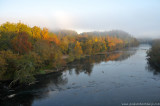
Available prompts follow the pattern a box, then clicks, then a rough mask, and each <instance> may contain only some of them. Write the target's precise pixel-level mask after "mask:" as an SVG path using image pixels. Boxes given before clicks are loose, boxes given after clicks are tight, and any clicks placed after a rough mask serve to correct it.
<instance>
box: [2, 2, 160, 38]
mask: <svg viewBox="0 0 160 106" xmlns="http://www.w3.org/2000/svg"><path fill="white" fill-rule="evenodd" d="M6 21H9V22H19V21H20V22H23V23H25V24H27V25H29V26H31V27H32V26H35V25H36V26H39V27H41V28H42V27H47V28H48V29H49V30H55V29H69V30H75V31H77V32H78V33H81V32H86V31H109V30H123V31H126V32H128V33H130V34H132V35H133V36H135V37H148V38H158V37H159V38H160V0H0V24H3V23H5V22H6Z"/></svg>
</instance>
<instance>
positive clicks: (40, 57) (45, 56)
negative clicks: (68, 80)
mask: <svg viewBox="0 0 160 106" xmlns="http://www.w3.org/2000/svg"><path fill="white" fill-rule="evenodd" d="M113 32H114V33H113ZM115 32H117V33H115ZM112 33H113V35H111V34H112ZM112 33H111V32H110V33H106V32H103V33H102V32H96V33H95V32H88V33H82V34H77V32H75V31H69V30H60V31H49V30H48V29H47V28H42V29H41V28H40V27H38V26H34V27H30V26H28V25H26V24H23V23H20V22H19V23H10V22H6V23H4V24H2V25H1V26H0V80H8V79H11V80H12V82H11V85H12V84H14V83H17V82H19V83H29V82H31V81H34V80H35V77H34V75H35V74H40V73H45V72H46V71H44V70H45V69H54V70H60V69H61V68H62V66H64V65H66V63H68V62H72V61H74V60H75V59H80V58H81V57H84V56H86V55H95V54H97V53H102V52H109V51H114V50H118V49H122V48H125V47H130V46H137V45H138V41H137V39H135V38H134V37H132V36H130V35H129V34H128V33H126V32H123V31H112Z"/></svg>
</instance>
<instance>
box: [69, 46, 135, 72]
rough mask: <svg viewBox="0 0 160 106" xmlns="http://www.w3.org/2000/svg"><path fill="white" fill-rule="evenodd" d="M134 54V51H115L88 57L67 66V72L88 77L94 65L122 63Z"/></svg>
mask: <svg viewBox="0 0 160 106" xmlns="http://www.w3.org/2000/svg"><path fill="white" fill-rule="evenodd" d="M135 53H136V49H131V50H124V51H117V52H112V53H106V54H99V55H95V56H88V57H86V58H82V59H80V60H76V61H74V62H73V63H71V64H70V65H68V68H67V71H68V70H69V71H70V73H72V69H73V68H74V69H75V72H76V74H77V75H78V74H80V73H81V72H84V73H86V74H88V75H90V74H91V73H92V68H93V65H94V64H100V63H101V62H108V61H123V60H125V59H128V58H129V57H130V56H132V55H134V54H135Z"/></svg>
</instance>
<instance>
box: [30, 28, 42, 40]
mask: <svg viewBox="0 0 160 106" xmlns="http://www.w3.org/2000/svg"><path fill="white" fill-rule="evenodd" d="M32 36H33V38H36V39H41V38H42V37H41V28H39V27H37V26H34V27H33V28H32Z"/></svg>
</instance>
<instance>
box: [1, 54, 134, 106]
mask: <svg viewBox="0 0 160 106" xmlns="http://www.w3.org/2000/svg"><path fill="white" fill-rule="evenodd" d="M135 52H136V51H120V52H112V53H107V54H99V55H94V56H86V57H85V58H82V59H79V60H75V61H74V62H72V63H70V64H68V68H67V69H66V71H67V70H69V73H72V69H75V72H76V74H80V73H81V72H83V73H86V74H88V75H90V74H91V73H92V68H93V65H94V64H100V63H101V62H108V61H122V60H125V59H127V58H129V57H130V56H132V55H134V53H135ZM37 80H38V81H39V82H38V83H36V84H34V85H32V86H27V87H23V88H21V89H20V90H17V91H16V92H13V93H15V94H17V95H16V96H15V97H14V98H12V99H4V100H3V101H0V105H2V106H4V105H13V106H14V105H16V106H17V105H26V106H31V105H32V103H33V101H34V100H35V99H41V98H45V97H47V96H48V95H49V93H50V91H55V90H56V89H58V90H61V89H63V88H62V86H63V85H65V84H66V83H67V82H68V79H67V78H66V77H65V76H63V75H62V73H57V74H55V73H53V74H51V73H50V74H48V75H43V76H41V75H40V76H38V77H37ZM13 93H12V94H13Z"/></svg>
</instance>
